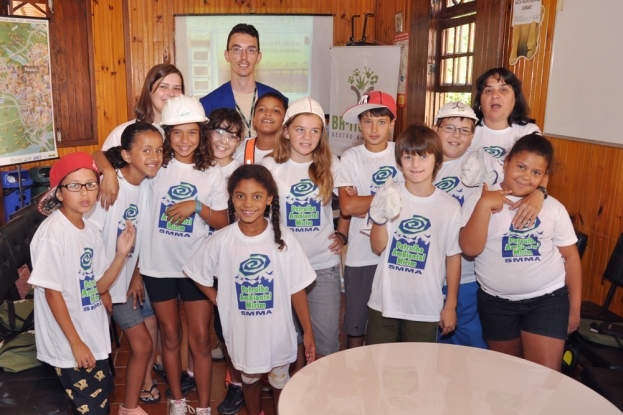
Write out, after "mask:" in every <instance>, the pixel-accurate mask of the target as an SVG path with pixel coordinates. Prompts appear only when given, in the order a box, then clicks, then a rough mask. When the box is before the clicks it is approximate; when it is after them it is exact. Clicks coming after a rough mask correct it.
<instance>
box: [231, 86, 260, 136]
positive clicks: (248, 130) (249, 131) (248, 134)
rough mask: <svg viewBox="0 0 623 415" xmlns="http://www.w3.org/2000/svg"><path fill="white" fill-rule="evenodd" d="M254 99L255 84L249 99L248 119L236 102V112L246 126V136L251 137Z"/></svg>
mask: <svg viewBox="0 0 623 415" xmlns="http://www.w3.org/2000/svg"><path fill="white" fill-rule="evenodd" d="M256 100H257V85H256V86H255V90H254V91H253V100H252V101H251V112H250V113H249V119H248V120H247V117H245V116H244V114H243V112H242V110H241V109H240V106H238V103H237V102H236V111H238V114H240V116H241V117H242V122H244V125H245V126H246V127H247V137H251V122H253V111H254V110H255V101H256Z"/></svg>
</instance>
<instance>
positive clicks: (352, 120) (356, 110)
mask: <svg viewBox="0 0 623 415" xmlns="http://www.w3.org/2000/svg"><path fill="white" fill-rule="evenodd" d="M375 108H387V109H389V107H388V106H386V105H380V104H357V105H353V106H352V107H350V108H349V109H347V110H346V111H344V114H342V119H343V120H344V121H346V122H347V123H349V124H359V114H361V113H363V112H366V111H369V110H373V109H375ZM390 111H391V110H390Z"/></svg>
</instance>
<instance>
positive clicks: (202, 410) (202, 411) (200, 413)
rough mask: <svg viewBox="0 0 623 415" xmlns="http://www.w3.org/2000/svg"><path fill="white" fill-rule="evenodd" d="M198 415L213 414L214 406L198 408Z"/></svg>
mask: <svg viewBox="0 0 623 415" xmlns="http://www.w3.org/2000/svg"><path fill="white" fill-rule="evenodd" d="M197 415H212V408H210V407H208V408H197Z"/></svg>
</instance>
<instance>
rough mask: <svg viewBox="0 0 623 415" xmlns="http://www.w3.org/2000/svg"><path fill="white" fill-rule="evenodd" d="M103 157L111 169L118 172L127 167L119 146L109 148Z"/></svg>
mask: <svg viewBox="0 0 623 415" xmlns="http://www.w3.org/2000/svg"><path fill="white" fill-rule="evenodd" d="M104 155H105V156H106V158H107V159H108V162H109V163H110V165H111V166H112V167H113V169H115V170H118V169H120V168H122V167H125V166H127V165H128V163H127V162H126V161H125V160H124V159H123V156H122V155H121V146H117V147H111V148H109V149H108V150H106V151H105V152H104Z"/></svg>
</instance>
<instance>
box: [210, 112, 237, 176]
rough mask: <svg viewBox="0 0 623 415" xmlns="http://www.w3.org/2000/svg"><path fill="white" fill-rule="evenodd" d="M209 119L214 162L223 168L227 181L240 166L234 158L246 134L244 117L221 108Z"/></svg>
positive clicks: (212, 113) (211, 114)
mask: <svg viewBox="0 0 623 415" xmlns="http://www.w3.org/2000/svg"><path fill="white" fill-rule="evenodd" d="M209 118H210V120H209V122H208V130H209V131H210V133H209V134H210V145H211V146H212V152H213V153H214V161H216V164H218V165H219V166H220V167H221V171H222V172H223V177H224V178H225V180H227V179H229V176H231V174H232V173H233V172H234V170H236V169H237V168H238V167H239V166H240V163H239V162H237V161H236V160H234V157H233V156H234V152H235V151H236V149H237V148H238V146H239V145H240V141H241V140H242V137H243V134H244V124H243V122H242V117H240V114H239V113H238V111H236V110H234V109H231V108H219V109H215V110H214V111H212V112H211V113H210V116H209Z"/></svg>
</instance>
